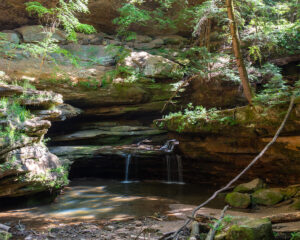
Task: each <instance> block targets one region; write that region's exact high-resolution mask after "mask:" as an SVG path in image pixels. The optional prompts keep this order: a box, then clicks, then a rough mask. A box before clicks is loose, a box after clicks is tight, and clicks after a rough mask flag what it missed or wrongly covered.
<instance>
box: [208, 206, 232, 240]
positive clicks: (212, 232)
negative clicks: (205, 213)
mask: <svg viewBox="0 0 300 240" xmlns="http://www.w3.org/2000/svg"><path fill="white" fill-rule="evenodd" d="M228 207H229V206H228V205H226V206H225V207H224V209H223V211H222V213H221V216H220V218H219V219H218V220H217V221H216V222H215V224H214V226H213V227H212V228H211V229H210V231H209V233H208V235H207V237H206V239H205V240H213V239H214V237H215V234H216V232H217V229H218V227H219V226H220V225H221V223H222V221H223V218H224V215H225V212H226V211H227V209H228Z"/></svg>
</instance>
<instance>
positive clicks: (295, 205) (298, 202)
mask: <svg viewBox="0 0 300 240" xmlns="http://www.w3.org/2000/svg"><path fill="white" fill-rule="evenodd" d="M292 208H293V209H295V210H300V198H299V199H296V200H295V201H294V203H293V205H292Z"/></svg>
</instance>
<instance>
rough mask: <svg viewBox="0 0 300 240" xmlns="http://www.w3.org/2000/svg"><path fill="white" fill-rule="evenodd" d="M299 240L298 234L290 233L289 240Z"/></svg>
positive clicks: (299, 234)
mask: <svg viewBox="0 0 300 240" xmlns="http://www.w3.org/2000/svg"><path fill="white" fill-rule="evenodd" d="M299 238H300V232H294V233H291V240H297V239H299Z"/></svg>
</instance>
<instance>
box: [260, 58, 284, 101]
mask: <svg viewBox="0 0 300 240" xmlns="http://www.w3.org/2000/svg"><path fill="white" fill-rule="evenodd" d="M260 71H261V73H262V74H263V75H269V76H270V80H269V81H268V82H267V83H266V84H265V85H264V86H263V90H262V91H261V92H260V93H258V94H257V95H256V97H255V99H254V101H255V102H258V103H259V104H263V105H275V104H280V103H284V102H286V101H287V100H288V99H289V96H290V92H289V91H288V90H289V87H288V86H287V84H286V81H285V80H284V79H283V77H282V75H281V73H280V69H279V68H278V67H276V66H275V65H273V64H270V63H267V64H265V65H264V66H263V67H262V68H261V69H260Z"/></svg>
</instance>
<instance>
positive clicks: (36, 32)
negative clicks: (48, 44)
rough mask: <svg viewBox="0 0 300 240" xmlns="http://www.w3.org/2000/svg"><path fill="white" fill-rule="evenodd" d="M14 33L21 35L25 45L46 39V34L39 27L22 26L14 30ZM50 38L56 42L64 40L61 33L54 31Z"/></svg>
mask: <svg viewBox="0 0 300 240" xmlns="http://www.w3.org/2000/svg"><path fill="white" fill-rule="evenodd" d="M15 31H16V32H18V33H19V34H21V35H22V38H23V41H24V42H25V43H36V42H40V41H43V40H44V39H45V38H46V37H47V33H46V32H45V31H44V29H43V27H42V26H40V25H33V26H23V27H20V28H17V29H15ZM52 38H53V39H55V40H57V41H58V42H64V41H65V40H66V34H65V33H64V32H63V31H61V30H59V29H56V30H55V33H54V34H53V36H52Z"/></svg>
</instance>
